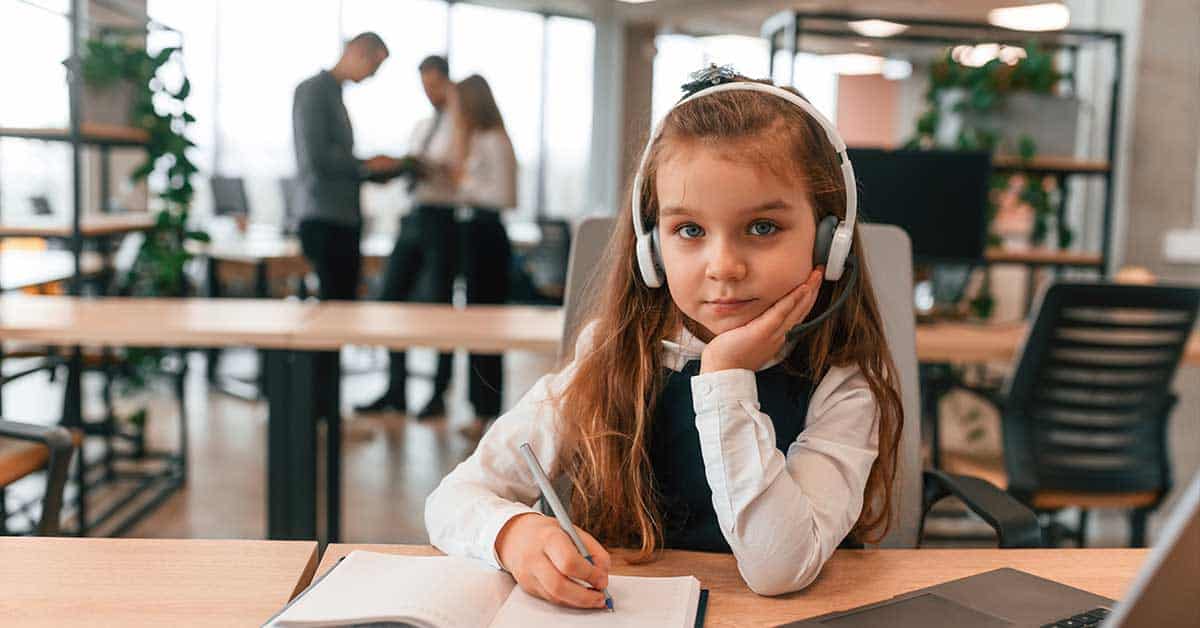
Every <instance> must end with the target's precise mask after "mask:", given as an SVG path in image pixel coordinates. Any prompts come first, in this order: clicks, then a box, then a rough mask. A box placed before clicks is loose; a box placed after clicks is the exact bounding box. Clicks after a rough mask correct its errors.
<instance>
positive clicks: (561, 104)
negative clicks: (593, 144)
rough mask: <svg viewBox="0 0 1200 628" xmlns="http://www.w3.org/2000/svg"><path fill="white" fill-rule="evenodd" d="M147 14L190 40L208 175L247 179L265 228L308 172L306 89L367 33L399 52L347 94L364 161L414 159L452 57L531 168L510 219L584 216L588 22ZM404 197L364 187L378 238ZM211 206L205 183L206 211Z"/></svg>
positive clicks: (176, 10) (200, 7)
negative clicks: (439, 71)
mask: <svg viewBox="0 0 1200 628" xmlns="http://www.w3.org/2000/svg"><path fill="white" fill-rule="evenodd" d="M148 9H149V12H150V15H151V16H152V17H153V18H155V19H158V20H161V21H163V22H165V23H168V24H170V25H171V26H173V27H175V28H178V29H179V30H181V31H183V40H184V49H185V58H186V64H187V70H188V73H189V75H190V76H191V79H192V95H191V97H190V98H189V103H188V104H189V107H190V108H191V110H192V111H193V112H194V113H195V115H196V118H197V120H198V121H197V123H196V124H195V125H194V127H193V133H192V136H193V137H192V139H193V141H195V142H196V144H197V145H198V152H199V154H198V155H197V163H198V164H199V165H200V166H201V167H202V168H203V172H202V173H201V175H202V176H201V178H202V179H206V178H207V176H208V175H210V174H213V173H217V174H221V175H225V176H240V177H242V178H244V179H245V180H246V183H247V193H248V196H249V199H248V200H249V202H250V205H251V212H252V214H253V218H254V220H256V221H262V222H278V221H279V220H281V216H282V195H281V193H280V188H279V179H280V178H281V177H286V176H289V175H290V174H291V173H292V172H294V169H295V157H294V152H293V147H292V131H291V103H292V93H293V90H294V89H295V86H296V84H298V83H299V82H300V81H302V80H304V79H305V78H307V77H308V76H311V75H312V74H314V73H316V72H317V71H318V70H320V69H322V68H329V67H331V66H332V65H333V63H334V62H335V61H336V60H337V56H338V53H339V51H340V46H341V43H342V42H344V41H345V40H347V39H349V38H350V37H353V36H354V35H356V34H358V33H360V32H363V31H367V30H370V31H374V32H376V33H378V34H379V35H380V36H381V37H382V38H383V39H384V41H385V42H386V43H387V45H388V48H389V50H390V52H391V56H390V57H389V58H388V60H387V61H386V62H385V63H384V65H383V66H382V67H381V68H380V70H379V72H378V73H377V74H376V76H374V77H373V78H371V79H369V80H367V81H365V82H363V83H361V84H347V85H346V86H345V87H344V88H343V89H344V91H343V95H344V99H345V101H346V108H347V110H348V111H349V113H350V118H351V120H352V122H353V124H354V132H355V150H356V152H357V153H358V155H359V156H360V157H369V156H371V155H375V154H381V153H382V154H391V155H401V154H404V153H405V152H407V151H408V150H409V149H410V146H409V143H410V137H411V134H412V130H413V127H414V126H415V125H416V124H417V122H419V121H420V120H421V119H423V118H426V117H427V116H429V115H432V108H431V107H430V105H429V101H428V100H427V99H426V98H425V93H424V91H423V90H422V89H421V84H420V78H419V75H418V73H417V64H418V63H419V62H420V61H421V59H423V58H424V57H425V56H427V55H430V54H447V55H448V57H449V59H450V73H451V78H453V79H455V80H459V79H462V78H465V77H466V76H468V75H470V74H473V73H478V74H481V75H483V76H484V78H486V79H487V80H488V82H489V83H490V84H491V86H492V90H493V92H494V93H495V95H496V100H497V103H498V104H499V106H500V110H501V113H503V115H504V121H505V125H506V126H507V128H508V132H509V134H510V135H511V136H512V141H513V147H514V149H515V151H516V153H517V160H518V164H519V168H520V173H519V177H520V181H519V198H518V208H517V210H516V211H515V212H513V213H512V216H510V218H518V219H531V218H533V217H534V216H536V215H538V214H543V215H571V214H576V213H580V212H582V211H584V209H585V208H584V207H583V205H584V202H585V201H584V195H585V188H586V186H585V185H583V184H582V181H583V178H584V173H585V171H586V161H587V157H588V141H589V138H590V135H591V117H592V94H591V84H592V41H593V37H594V35H593V32H594V29H593V27H592V25H591V23H590V22H588V21H585V20H577V19H569V18H561V17H547V16H543V15H539V14H535V13H529V12H524V11H510V10H502V9H495V8H490V7H484V6H479V5H475V4H470V3H463V2H458V3H449V4H448V3H446V2H442V1H441V0H404V1H396V2H378V1H375V0H325V1H322V2H304V3H295V2H290V1H287V0H256V1H255V2H237V1H233V0H213V1H212V2H198V3H197V2H191V3H189V2H178V1H176V0H148ZM282 16H286V18H287V19H286V22H281V17H282ZM285 23H286V26H280V25H281V24H285ZM267 39H269V43H268V42H267V41H266V40H267ZM60 100H63V102H64V104H65V99H61V98H60ZM405 188H406V186H405V185H404V184H403V182H396V183H393V184H390V185H385V186H380V185H367V186H364V188H363V210H364V213H365V214H366V215H367V218H368V221H369V223H368V226H369V227H370V228H372V229H375V230H380V231H391V230H393V229H394V228H395V224H396V223H395V217H396V215H397V214H399V213H400V212H401V211H403V210H404V209H405V208H406V207H407V206H408V204H409V199H408V196H407V191H406V189H405ZM210 207H211V198H210V196H209V193H208V190H207V186H205V185H204V182H203V181H201V182H199V185H198V194H197V197H196V208H195V212H194V213H196V214H198V215H205V214H206V213H207V212H208V211H209V208H210Z"/></svg>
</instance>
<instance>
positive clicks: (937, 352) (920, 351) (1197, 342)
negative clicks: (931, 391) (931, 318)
mask: <svg viewBox="0 0 1200 628" xmlns="http://www.w3.org/2000/svg"><path fill="white" fill-rule="evenodd" d="M1027 329H1028V325H1027V324H1026V323H1023V322H1014V323H998V324H980V323H957V322H940V323H922V324H920V325H917V359H919V360H920V361H922V362H957V363H978V362H1012V361H1013V360H1015V359H1016V357H1017V351H1018V350H1019V349H1020V347H1021V343H1022V342H1024V341H1025V334H1026V330H1027ZM1183 364H1184V366H1200V332H1198V333H1194V334H1192V338H1191V341H1190V342H1189V343H1188V346H1187V349H1186V350H1185V351H1184V354H1183Z"/></svg>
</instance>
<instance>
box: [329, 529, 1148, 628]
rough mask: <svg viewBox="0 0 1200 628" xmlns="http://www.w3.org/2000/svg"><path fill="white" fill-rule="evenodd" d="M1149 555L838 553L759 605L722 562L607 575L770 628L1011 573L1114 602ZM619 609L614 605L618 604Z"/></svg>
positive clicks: (715, 557)
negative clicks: (697, 597)
mask: <svg viewBox="0 0 1200 628" xmlns="http://www.w3.org/2000/svg"><path fill="white" fill-rule="evenodd" d="M356 549H362V550H369V551H373V552H387V553H392V554H410V555H436V554H440V552H438V551H437V550H435V549H433V548H432V547H430V546H428V545H330V546H329V547H327V548H326V549H325V553H324V555H322V557H321V565H320V567H318V568H317V574H318V575H320V574H323V573H325V572H326V571H327V570H328V569H329V568H330V567H332V566H333V565H334V563H336V562H337V559H338V558H341V557H342V556H345V555H346V554H348V553H350V551H352V550H356ZM1148 552H1149V550H1145V549H1082V550H1080V549H1063V550H999V549H961V550H959V549H949V550H948V549H920V550H838V551H837V552H835V553H834V555H833V558H831V559H830V560H829V562H828V563H826V564H825V568H824V569H823V570H822V572H821V575H820V577H818V578H817V580H816V582H814V583H813V584H812V585H810V586H809V587H808V588H807V589H804V590H803V591H800V592H797V593H792V594H790V595H784V596H779V597H762V596H759V595H756V594H755V593H754V592H752V591H750V589H748V588H746V585H745V583H744V582H743V581H742V578H741V576H740V575H738V572H737V566H736V563H735V562H734V559H733V556H732V555H730V554H709V553H701V552H682V551H669V552H666V553H665V554H664V557H663V558H662V559H660V560H658V561H656V562H653V563H650V564H648V565H628V564H625V563H624V562H623V561H622V560H621V559H620V558H619V556H620V555H621V552H620V551H617V552H615V554H616V557H614V561H613V562H614V567H613V573H616V574H622V575H630V576H685V575H694V576H696V578H698V579H699V580H700V586H701V587H703V588H706V589H709V597H708V611H707V614H706V616H705V621H704V625H705V626H706V627H707V628H717V627H720V626H774V625H777V624H781V623H785V622H789V621H795V620H798V619H803V618H806V617H815V616H817V615H822V614H825V613H830V612H833V611H838V610H847V609H851V608H854V607H856V606H861V605H863V604H869V603H871V602H878V601H880V600H884V599H887V598H889V597H892V596H894V595H898V594H901V593H905V592H908V591H912V590H914V589H920V588H922V587H928V586H932V585H935V584H938V583H939V582H945V581H947V580H953V579H955V578H962V577H966V576H970V575H973V574H977V573H982V572H984V571H990V570H992V569H998V568H1000V567H1013V568H1015V569H1020V570H1022V571H1027V572H1029V573H1032V574H1035V575H1038V576H1041V577H1043V578H1050V579H1053V580H1057V581H1059V582H1062V583H1063V584H1067V585H1070V586H1073V587H1078V588H1080V589H1084V590H1087V591H1091V592H1092V593H1096V594H1098V595H1103V596H1105V597H1110V598H1113V599H1118V598H1120V597H1121V596H1122V595H1123V594H1124V592H1125V589H1126V587H1128V586H1129V583H1130V582H1132V580H1133V577H1134V575H1135V574H1136V573H1137V570H1138V568H1140V567H1141V564H1142V561H1144V560H1145V558H1146V555H1147V553H1148ZM619 603H620V601H619V600H618V604H619Z"/></svg>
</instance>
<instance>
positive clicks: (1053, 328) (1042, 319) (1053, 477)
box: [1003, 283, 1200, 501]
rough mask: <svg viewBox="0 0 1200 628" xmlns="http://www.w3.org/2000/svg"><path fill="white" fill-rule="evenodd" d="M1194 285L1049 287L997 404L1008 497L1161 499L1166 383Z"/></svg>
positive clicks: (1182, 340)
mask: <svg viewBox="0 0 1200 628" xmlns="http://www.w3.org/2000/svg"><path fill="white" fill-rule="evenodd" d="M1198 308H1200V288H1185V287H1172V286H1137V285H1119V284H1109V283H1056V284H1053V285H1051V286H1050V287H1049V289H1047V291H1046V292H1045V294H1044V296H1043V297H1042V300H1041V304H1040V306H1039V308H1038V309H1037V319H1036V320H1035V321H1034V323H1033V326H1032V328H1031V329H1030V332H1029V336H1028V337H1027V338H1026V340H1025V345H1024V347H1023V349H1022V351H1021V356H1020V358H1019V360H1018V363H1017V368H1016V371H1015V372H1014V373H1013V376H1012V380H1011V383H1010V385H1009V390H1008V395H1007V398H1006V401H1005V403H1004V411H1003V432H1004V457H1005V467H1006V469H1007V472H1008V477H1009V487H1008V488H1009V491H1010V492H1012V493H1013V494H1014V495H1015V496H1016V497H1018V498H1019V499H1022V500H1025V501H1028V500H1030V499H1032V496H1033V494H1034V493H1036V492H1040V491H1047V490H1050V491H1068V492H1140V491H1157V492H1159V494H1160V496H1161V495H1162V494H1165V493H1166V492H1167V491H1168V490H1169V488H1170V484H1171V478H1170V466H1169V465H1168V459H1167V453H1168V452H1167V446H1166V445H1167V444H1166V421H1167V416H1168V415H1169V413H1170V409H1171V406H1172V405H1173V404H1174V396H1173V395H1172V394H1171V391H1170V385H1171V381H1172V379H1173V378H1174V376H1175V372H1176V370H1177V369H1178V367H1179V362H1180V359H1181V357H1182V355H1183V351H1184V348H1185V346H1186V344H1187V341H1188V338H1189V336H1190V334H1191V330H1192V328H1193V326H1194V325H1195V324H1196V312H1197V309H1198Z"/></svg>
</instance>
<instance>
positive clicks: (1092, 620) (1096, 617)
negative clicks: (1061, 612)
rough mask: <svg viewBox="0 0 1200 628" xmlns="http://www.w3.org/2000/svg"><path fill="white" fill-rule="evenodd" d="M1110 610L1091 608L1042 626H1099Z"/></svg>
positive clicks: (1048, 627) (1068, 627) (1079, 627)
mask: <svg viewBox="0 0 1200 628" xmlns="http://www.w3.org/2000/svg"><path fill="white" fill-rule="evenodd" d="M1111 612H1112V611H1110V610H1108V609H1107V608H1093V609H1092V610H1090V611H1087V612H1086V613H1080V614H1078V615H1072V616H1070V617H1068V618H1066V619H1060V620H1058V621H1054V622H1050V623H1048V624H1045V625H1043V626H1042V628H1082V627H1083V626H1099V625H1100V622H1102V621H1104V618H1105V617H1108V614H1109V613H1111Z"/></svg>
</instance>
